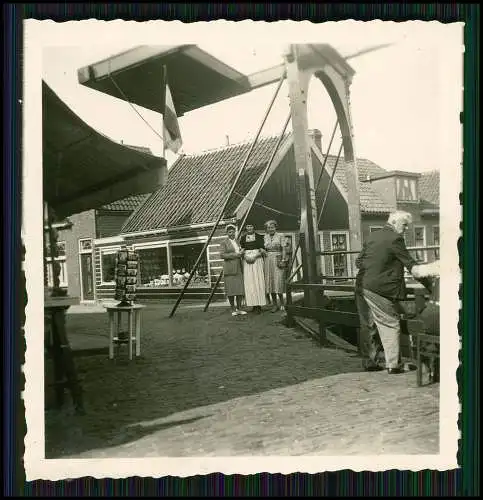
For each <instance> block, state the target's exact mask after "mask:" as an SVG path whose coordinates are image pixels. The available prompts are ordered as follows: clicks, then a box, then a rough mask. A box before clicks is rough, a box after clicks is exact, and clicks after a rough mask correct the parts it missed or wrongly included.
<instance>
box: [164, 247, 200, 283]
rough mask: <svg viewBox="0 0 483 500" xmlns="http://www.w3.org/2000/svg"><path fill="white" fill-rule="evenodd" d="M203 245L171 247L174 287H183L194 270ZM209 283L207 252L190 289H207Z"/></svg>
mask: <svg viewBox="0 0 483 500" xmlns="http://www.w3.org/2000/svg"><path fill="white" fill-rule="evenodd" d="M203 246H204V244H203V243H193V244H191V245H176V246H173V247H171V254H172V263H173V286H175V287H179V288H181V287H183V286H184V284H185V282H186V280H187V278H188V277H189V274H190V272H191V270H192V269H193V267H194V265H195V263H196V261H197V259H198V257H199V255H200V253H201V251H202V250H203ZM207 286H209V282H208V261H207V259H206V252H205V253H204V255H203V257H202V259H201V262H200V264H199V266H198V269H197V271H196V273H195V275H194V276H193V279H192V280H191V282H190V287H193V288H194V287H207Z"/></svg>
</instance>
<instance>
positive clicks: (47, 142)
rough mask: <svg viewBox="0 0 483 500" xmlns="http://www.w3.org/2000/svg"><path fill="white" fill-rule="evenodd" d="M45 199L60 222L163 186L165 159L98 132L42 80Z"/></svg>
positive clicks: (165, 170) (165, 173)
mask: <svg viewBox="0 0 483 500" xmlns="http://www.w3.org/2000/svg"><path fill="white" fill-rule="evenodd" d="M42 99H43V117H42V121H43V124H42V127H43V184H44V186H43V188H44V201H45V202H47V203H48V204H49V206H50V207H51V208H52V209H53V210H54V211H55V214H56V216H57V218H59V219H62V218H64V217H67V216H69V215H72V214H75V213H79V212H83V211H85V210H89V209H93V208H99V207H101V206H103V205H105V204H107V203H110V202H113V201H116V200H119V199H122V198H125V197H127V196H130V195H134V194H146V193H151V192H152V191H154V190H156V189H157V188H159V187H161V186H163V185H164V184H165V182H166V177H167V166H166V160H165V159H164V158H160V157H157V156H154V155H152V154H150V153H147V152H144V151H139V150H138V149H134V148H131V147H129V146H125V145H123V144H119V143H117V142H114V141H112V140H111V139H109V138H108V137H106V136H105V135H103V134H101V133H99V132H97V131H96V130H94V129H93V128H92V127H91V126H89V125H88V124H87V123H85V122H84V121H83V120H82V119H81V118H80V117H79V116H77V115H76V114H75V113H74V112H73V111H72V110H71V109H70V108H69V107H68V106H67V104H65V103H64V102H63V101H62V100H61V99H60V98H59V96H58V95H57V94H56V93H55V92H54V91H53V90H52V89H51V88H50V87H49V85H48V84H47V83H46V82H44V81H43V82H42Z"/></svg>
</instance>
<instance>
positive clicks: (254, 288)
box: [243, 250, 267, 307]
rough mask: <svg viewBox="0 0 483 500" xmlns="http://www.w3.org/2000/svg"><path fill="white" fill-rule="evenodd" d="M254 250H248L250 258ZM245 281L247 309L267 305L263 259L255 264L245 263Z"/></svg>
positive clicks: (247, 253) (259, 259)
mask: <svg viewBox="0 0 483 500" xmlns="http://www.w3.org/2000/svg"><path fill="white" fill-rule="evenodd" d="M250 252H253V251H252V250H247V251H246V255H247V256H249V255H250ZM243 280H244V282H245V302H246V305H247V307H254V306H264V305H265V304H266V303H267V298H266V296H265V276H264V270H263V259H261V258H258V259H257V260H255V262H254V263H253V264H249V263H247V262H244V264H243Z"/></svg>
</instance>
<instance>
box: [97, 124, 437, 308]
mask: <svg viewBox="0 0 483 500" xmlns="http://www.w3.org/2000/svg"><path fill="white" fill-rule="evenodd" d="M311 137H312V140H311V143H312V161H313V165H314V170H315V173H316V177H317V176H318V175H319V174H320V172H321V170H322V165H323V164H324V161H325V159H326V158H325V156H324V155H323V154H322V145H321V134H320V132H319V131H311ZM277 140H278V139H277V138H265V139H263V140H260V141H259V142H258V144H257V145H256V147H255V148H254V151H253V153H252V155H251V158H250V160H249V162H248V165H247V167H246V170H245V172H244V173H243V174H242V176H241V178H240V180H239V182H238V184H237V186H236V189H235V192H234V193H233V195H232V197H231V198H230V201H229V203H228V206H227V208H226V210H225V213H224V216H223V218H222V221H221V224H220V227H219V229H218V230H217V232H216V233H215V235H214V238H213V239H212V241H211V243H210V245H209V246H208V249H207V252H206V254H205V255H204V256H203V258H202V261H201V265H200V268H199V272H198V273H197V274H196V275H195V277H194V279H193V280H192V282H191V284H190V287H189V289H188V290H187V296H191V297H192V298H207V297H208V295H209V293H210V291H211V287H212V285H213V283H214V282H215V281H216V279H217V277H218V275H219V273H220V271H221V269H222V261H221V259H220V256H219V248H218V241H219V240H220V238H222V237H224V235H225V231H224V225H226V224H227V223H228V222H234V221H240V220H241V219H242V217H243V214H244V213H245V211H246V208H247V206H248V202H247V200H250V199H251V197H252V196H254V195H255V191H256V186H257V183H259V182H261V181H262V179H261V177H262V173H263V172H264V170H265V168H266V166H267V162H268V161H269V158H270V156H271V155H272V152H273V149H274V147H275V144H276V142H277ZM249 148H250V143H243V144H234V145H230V146H226V147H222V148H219V149H216V150H211V151H205V152H203V153H200V154H195V155H186V156H181V157H180V158H179V159H178V160H177V161H176V162H175V163H174V164H173V166H172V167H171V169H170V172H169V175H168V182H167V184H166V185H165V186H164V187H162V188H160V189H159V190H157V191H155V192H154V193H153V194H152V195H151V196H149V197H148V198H147V199H146V200H145V201H144V202H143V203H141V204H140V206H139V207H138V209H137V210H136V211H135V212H133V214H132V215H131V216H130V217H129V218H128V219H127V221H126V223H125V224H124V226H123V227H122V229H121V231H120V232H119V234H118V235H116V236H113V237H109V238H103V237H100V238H98V239H96V241H95V269H96V272H95V281H96V298H97V299H99V300H102V299H108V298H110V297H112V294H113V290H114V283H113V272H114V257H115V253H116V252H117V250H118V249H119V248H120V246H121V245H122V244H128V245H132V246H133V247H134V248H136V249H137V251H138V252H139V255H140V274H139V276H140V277H139V279H140V281H139V283H138V296H139V298H140V300H142V299H143V298H146V299H151V298H159V297H161V296H164V297H167V298H168V297H169V298H175V297H177V296H178V294H179V289H180V288H181V287H182V286H183V283H184V281H183V279H184V277H185V275H187V273H188V272H189V271H190V269H191V268H192V266H193V264H194V263H195V261H196V259H197V258H198V255H199V254H200V251H201V250H202V249H203V246H204V243H205V242H206V240H207V237H208V235H209V233H210V231H211V229H212V227H213V225H214V222H215V221H216V219H217V217H218V215H219V211H220V210H221V207H222V206H223V203H224V201H225V199H226V196H227V194H228V192H229V189H230V187H231V185H232V183H233V181H234V179H235V177H236V175H237V173H238V171H239V168H240V167H241V164H242V162H243V160H244V158H245V157H246V154H247V151H248V149H249ZM335 164H336V158H335V157H334V156H329V157H328V158H327V161H326V165H325V169H324V172H323V174H322V178H321V182H320V184H319V188H318V190H317V204H318V206H319V207H320V206H321V203H322V200H323V198H324V196H325V192H326V189H327V187H328V185H329V180H330V177H331V174H332V172H333V169H334V167H335ZM344 169H345V164H344V160H343V159H342V158H341V159H340V161H339V163H338V166H337V168H336V170H335V174H334V181H333V186H332V188H331V190H330V192H329V195H328V199H327V207H326V210H325V213H324V216H323V217H322V218H321V220H320V223H319V227H318V230H319V238H320V245H321V249H322V250H326V251H330V250H351V249H350V248H349V230H348V227H349V223H348V210H347V193H346V181H345V171H344ZM358 171H359V180H360V203H361V219H362V234H363V238H364V237H367V234H369V232H370V231H374V230H377V229H378V228H380V227H382V225H384V223H385V222H386V220H387V216H388V214H389V213H390V212H391V211H392V210H394V209H396V208H399V209H405V210H408V211H410V212H411V213H412V214H413V216H414V226H413V227H411V228H410V231H409V234H408V241H407V243H408V246H424V245H431V244H433V243H436V244H438V243H439V173H438V172H432V173H430V174H427V175H426V174H425V175H421V174H415V173H411V172H399V171H398V172H390V171H387V170H385V169H383V168H382V167H380V166H378V165H376V164H375V163H373V162H371V161H370V160H366V159H363V158H359V159H358ZM268 219H276V220H277V222H278V224H279V230H280V232H282V233H284V234H286V235H287V236H290V237H292V238H295V235H296V234H297V232H298V228H299V200H298V187H297V179H296V173H295V166H294V150H293V140H292V136H291V134H287V135H286V136H285V138H284V140H283V141H282V144H281V146H280V148H279V150H278V152H277V153H276V155H275V158H274V161H273V163H272V166H271V168H270V169H269V172H268V175H267V176H266V178H265V179H264V181H263V186H262V188H261V191H260V194H259V196H258V197H257V201H256V203H255V204H254V206H253V208H252V210H251V212H250V215H249V218H248V222H251V223H253V224H254V225H255V227H256V228H257V229H258V230H259V231H260V230H262V229H263V223H264V222H265V221H266V220H268ZM415 256H416V257H417V258H418V259H420V260H432V259H433V258H434V253H431V252H424V251H421V252H417V253H415ZM350 265H351V263H350V259H348V258H347V257H346V256H340V255H331V256H324V257H323V258H322V270H323V274H324V275H329V276H344V275H347V274H351V272H352V271H353V270H351V269H350ZM222 296H223V289H220V290H219V293H218V294H217V297H219V298H221V297H222Z"/></svg>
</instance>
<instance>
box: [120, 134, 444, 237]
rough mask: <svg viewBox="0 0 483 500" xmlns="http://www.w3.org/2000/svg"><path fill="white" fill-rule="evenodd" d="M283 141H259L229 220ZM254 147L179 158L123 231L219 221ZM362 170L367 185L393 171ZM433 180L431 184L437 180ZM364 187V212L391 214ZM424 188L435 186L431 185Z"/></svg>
mask: <svg viewBox="0 0 483 500" xmlns="http://www.w3.org/2000/svg"><path fill="white" fill-rule="evenodd" d="M288 136H289V134H287V137H288ZM277 140H278V138H277V137H269V138H264V139H261V140H260V141H259V142H258V143H257V145H256V146H255V148H254V150H253V152H252V155H251V157H250V159H249V161H248V165H247V167H246V169H245V171H244V173H243V174H242V176H241V178H240V179H239V181H238V184H237V187H236V189H235V192H234V193H233V195H232V197H231V199H230V201H229V203H228V205H227V207H226V210H225V214H224V217H226V218H228V217H231V216H232V214H233V212H234V210H235V208H236V207H237V206H238V204H239V203H240V202H241V200H242V197H243V196H245V195H246V194H247V193H248V191H249V190H250V188H251V187H252V186H253V184H254V182H255V181H256V179H257V178H258V177H259V176H260V175H261V173H262V172H263V170H264V168H265V167H266V164H267V162H268V160H269V158H270V156H271V154H272V152H273V150H274V148H275V145H276V142H277ZM250 147H251V142H246V143H241V144H234V145H231V146H225V147H222V148H219V149H214V150H209V151H204V152H202V153H199V154H194V155H185V156H181V157H180V158H178V160H177V161H176V162H175V163H174V164H173V166H172V167H171V169H170V171H169V174H168V182H167V184H166V185H165V186H163V187H161V188H160V189H158V190H157V191H155V192H154V193H153V194H152V195H151V196H149V197H148V198H147V199H146V201H145V202H144V204H143V205H142V206H141V207H139V209H138V210H137V211H136V212H135V213H134V214H133V215H132V216H131V217H130V218H129V219H128V220H127V222H126V224H125V225H124V227H123V228H122V233H133V232H142V231H150V230H156V229H162V228H167V227H175V226H185V225H191V224H202V223H208V222H214V221H216V219H217V218H218V216H219V213H220V210H221V208H222V207H223V204H224V202H225V200H226V196H227V195H228V193H229V190H230V188H231V186H232V184H233V182H234V181H235V178H236V176H237V173H238V171H239V169H240V167H241V165H242V163H243V161H244V159H245V157H246V155H247V153H248V151H249V149H250ZM335 163H336V157H335V156H332V155H329V157H328V159H327V165H328V167H330V168H332V169H333V168H334V165H335ZM357 167H358V173H359V179H360V180H361V181H363V180H366V179H367V177H368V176H377V175H381V174H384V173H387V171H386V170H385V169H383V168H382V167H380V166H378V165H376V164H375V163H373V162H372V161H370V160H366V159H364V158H359V159H358V160H357ZM345 168H346V165H345V163H344V160H343V159H342V158H341V159H340V161H339V164H338V166H337V169H336V173H335V177H336V179H337V182H338V184H339V186H340V187H341V188H342V189H343V190H347V184H346V179H345ZM438 178H439V174H438ZM427 182H428V183H429V184H431V183H432V182H433V181H432V180H428V181H427ZM359 185H360V200H361V211H362V212H365V213H373V214H376V213H389V212H390V211H391V207H390V206H389V205H388V204H387V203H386V202H385V201H384V200H383V199H382V198H381V197H380V195H379V194H378V192H377V191H376V189H375V188H374V187H373V186H372V185H371V184H370V183H366V182H361V183H360V184H359ZM424 189H429V188H426V185H425V187H424Z"/></svg>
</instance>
